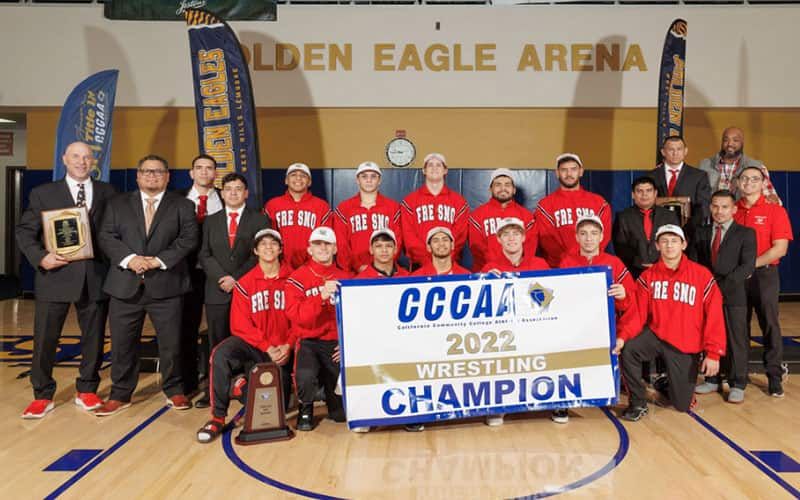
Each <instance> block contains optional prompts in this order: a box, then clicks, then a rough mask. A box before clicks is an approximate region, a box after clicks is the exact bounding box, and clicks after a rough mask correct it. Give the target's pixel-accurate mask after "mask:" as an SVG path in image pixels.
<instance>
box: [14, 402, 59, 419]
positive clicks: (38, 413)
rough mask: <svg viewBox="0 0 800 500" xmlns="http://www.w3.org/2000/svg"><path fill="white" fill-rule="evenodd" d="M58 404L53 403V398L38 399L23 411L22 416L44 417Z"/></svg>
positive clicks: (28, 417) (26, 417)
mask: <svg viewBox="0 0 800 500" xmlns="http://www.w3.org/2000/svg"><path fill="white" fill-rule="evenodd" d="M55 407H56V405H54V404H53V400H52V399H37V400H34V401H33V403H31V404H29V405H28V407H27V408H25V411H24V412H22V418H24V419H36V418H42V417H44V416H45V415H47V414H48V413H50V412H51V411H53V408H55Z"/></svg>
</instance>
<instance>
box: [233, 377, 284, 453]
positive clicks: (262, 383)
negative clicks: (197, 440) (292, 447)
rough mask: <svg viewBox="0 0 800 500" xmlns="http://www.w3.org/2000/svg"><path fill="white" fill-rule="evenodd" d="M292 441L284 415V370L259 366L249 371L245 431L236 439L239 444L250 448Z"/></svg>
mask: <svg viewBox="0 0 800 500" xmlns="http://www.w3.org/2000/svg"><path fill="white" fill-rule="evenodd" d="M293 437H294V432H292V430H291V429H290V428H289V426H288V425H286V415H285V413H284V411H283V385H282V384H281V370H280V368H279V367H278V365H276V364H275V363H259V364H257V365H256V366H254V367H253V368H252V369H251V370H250V374H249V379H248V383H247V402H246V403H245V413H244V429H242V431H241V432H240V433H239V435H238V436H236V443H237V444H241V445H249V444H256V443H264V442H269V441H283V440H286V439H292V438H293Z"/></svg>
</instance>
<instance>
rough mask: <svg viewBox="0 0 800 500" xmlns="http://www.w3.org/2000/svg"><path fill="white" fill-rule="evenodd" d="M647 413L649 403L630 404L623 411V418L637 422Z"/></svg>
mask: <svg viewBox="0 0 800 500" xmlns="http://www.w3.org/2000/svg"><path fill="white" fill-rule="evenodd" d="M645 415H647V405H645V406H633V405H631V406H628V408H626V409H625V411H624V412H623V413H622V420H627V421H629V422H637V421H639V419H641V418H642V417H643V416H645Z"/></svg>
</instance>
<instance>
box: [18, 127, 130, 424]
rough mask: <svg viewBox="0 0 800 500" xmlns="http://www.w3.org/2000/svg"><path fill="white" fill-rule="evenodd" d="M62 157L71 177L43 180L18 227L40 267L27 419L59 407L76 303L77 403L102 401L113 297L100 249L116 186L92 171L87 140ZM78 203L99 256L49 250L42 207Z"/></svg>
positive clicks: (23, 245)
mask: <svg viewBox="0 0 800 500" xmlns="http://www.w3.org/2000/svg"><path fill="white" fill-rule="evenodd" d="M61 160H62V161H63V162H64V166H65V167H66V168H67V175H66V176H64V179H62V180H60V181H58V182H49V183H47V184H42V185H40V186H37V187H35V188H34V189H33V190H32V191H31V194H30V196H29V201H28V208H27V210H25V212H24V213H23V214H22V218H21V219H20V221H19V224H18V225H17V228H16V236H17V245H19V248H20V250H21V251H22V253H24V254H25V257H27V258H28V262H30V263H31V266H33V267H34V269H35V270H36V277H35V290H36V312H35V313H34V320H33V362H32V363H31V385H33V395H34V401H33V402H32V403H31V404H30V405H29V406H28V408H26V409H25V412H24V413H23V414H22V418H42V417H44V416H45V415H46V414H47V413H49V412H50V411H51V410H52V409H53V408H54V406H55V405H54V403H53V396H54V395H55V392H56V381H55V380H53V365H54V364H55V362H56V350H57V348H58V337H59V336H60V335H61V329H62V328H63V326H64V320H65V319H66V317H67V313H68V312H69V306H70V304H75V310H76V311H77V313H78V325H79V327H80V330H81V367H80V372H79V373H80V374H79V376H78V378H77V379H76V380H75V387H76V389H77V391H78V393H77V395H76V396H75V404H76V405H78V406H79V407H81V408H83V409H84V410H95V409H97V408H99V407H100V405H101V404H102V401H100V399H99V398H98V397H97V386H98V385H99V384H100V374H99V373H98V370H99V369H100V364H101V362H102V359H103V337H104V335H105V329H106V317H107V315H108V296H107V295H106V294H105V293H104V292H103V290H102V288H103V280H104V278H105V275H106V273H107V270H108V264H107V262H106V261H105V260H104V259H103V257H102V255H101V253H100V250H99V248H98V246H97V240H96V236H97V229H98V228H99V226H100V221H101V220H102V217H103V211H104V209H105V206H106V203H107V202H108V200H109V199H110V198H111V197H113V196H114V195H115V194H116V190H115V189H114V188H113V187H112V186H111V185H110V184H107V183H105V182H100V181H97V180H94V179H92V178H91V176H90V175H89V173H90V172H91V170H92V167H93V164H94V157H93V155H92V150H91V149H90V148H89V146H88V145H87V144H85V143H83V142H73V143H72V144H70V145H69V146H67V149H66V151H65V152H64V155H63V156H62V157H61ZM78 206H84V207H86V208H87V209H88V210H89V224H90V230H91V233H92V247H93V249H94V258H93V259H88V260H78V261H72V262H70V261H68V260H66V259H65V258H63V257H62V256H60V255H58V254H56V253H52V252H48V251H47V250H46V249H45V246H44V240H43V237H42V211H43V210H56V209H61V208H69V207H78Z"/></svg>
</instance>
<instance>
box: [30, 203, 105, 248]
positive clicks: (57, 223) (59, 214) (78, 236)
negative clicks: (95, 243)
mask: <svg viewBox="0 0 800 500" xmlns="http://www.w3.org/2000/svg"><path fill="white" fill-rule="evenodd" d="M42 232H43V236H44V246H45V248H46V249H47V251H48V252H51V253H55V254H58V255H60V256H61V257H64V258H65V259H67V260H71V261H72V260H84V259H93V258H94V250H93V248H92V232H91V228H90V225H89V211H88V210H87V209H86V207H70V208H61V209H57V210H43V211H42Z"/></svg>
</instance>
